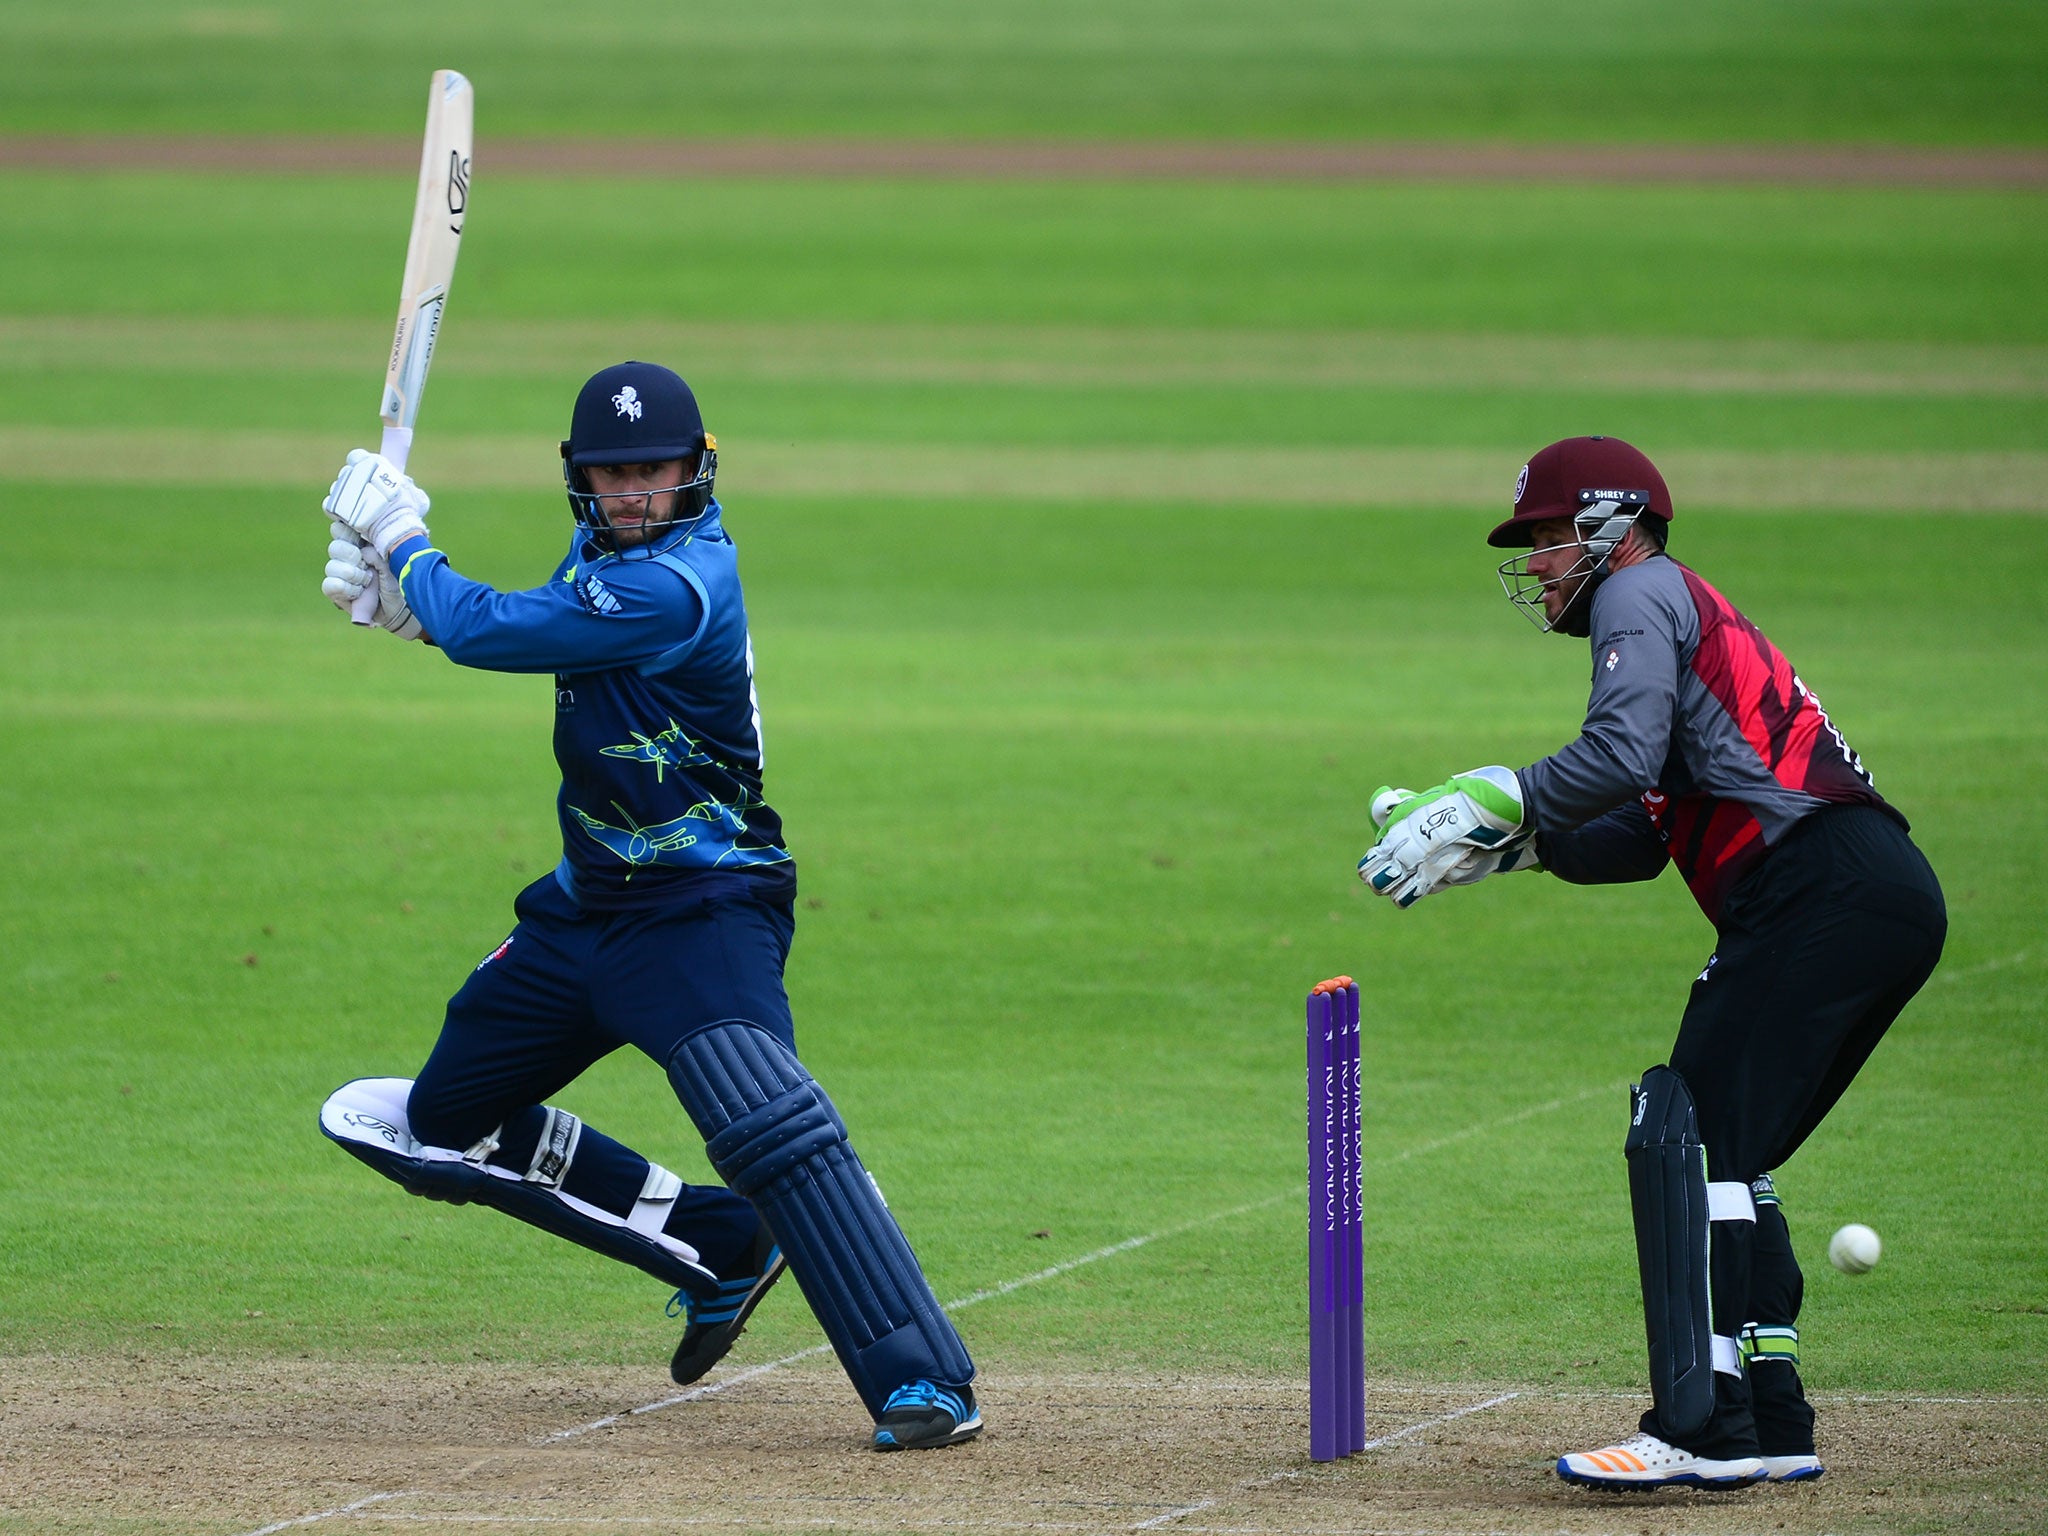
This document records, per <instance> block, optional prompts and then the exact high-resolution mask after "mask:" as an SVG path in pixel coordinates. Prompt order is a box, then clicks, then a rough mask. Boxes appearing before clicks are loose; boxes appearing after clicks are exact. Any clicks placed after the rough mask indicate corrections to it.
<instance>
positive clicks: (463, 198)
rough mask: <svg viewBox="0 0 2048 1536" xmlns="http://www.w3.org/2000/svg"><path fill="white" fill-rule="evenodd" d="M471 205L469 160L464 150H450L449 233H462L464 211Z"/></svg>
mask: <svg viewBox="0 0 2048 1536" xmlns="http://www.w3.org/2000/svg"><path fill="white" fill-rule="evenodd" d="M468 206H469V162H468V161H467V160H465V159H463V158H462V151H461V150H459V149H451V150H449V151H448V233H450V234H451V235H459V234H461V233H462V211H463V209H465V208H467V207H468Z"/></svg>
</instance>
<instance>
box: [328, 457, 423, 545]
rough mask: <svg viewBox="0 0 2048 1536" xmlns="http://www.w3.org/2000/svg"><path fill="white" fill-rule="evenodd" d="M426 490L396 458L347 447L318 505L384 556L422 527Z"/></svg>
mask: <svg viewBox="0 0 2048 1536" xmlns="http://www.w3.org/2000/svg"><path fill="white" fill-rule="evenodd" d="M429 505H430V503H429V502H428V500H427V493H426V492H425V491H423V490H421V489H420V488H419V487H418V486H416V485H414V484H413V483H412V477H411V476H409V475H407V474H406V473H405V472H404V471H403V470H401V469H400V468H399V467H398V466H397V465H396V464H394V463H392V462H391V461H390V460H389V459H387V458H385V457H384V455H383V454H381V453H372V452H370V450H369V449H367V448H357V449H353V450H352V451H351V452H350V453H349V456H348V460H347V462H345V463H344V464H343V465H342V466H341V473H340V474H338V475H336V476H335V477H334V484H333V485H332V486H330V487H329V488H328V491H327V498H326V500H324V501H322V502H321V503H320V509H321V510H322V511H323V512H326V513H327V514H328V515H329V516H331V517H332V518H333V519H334V520H335V521H336V522H337V523H343V524H345V525H347V527H348V528H349V529H351V530H352V531H353V532H354V533H355V535H356V537H357V538H358V539H360V540H361V541H362V542H363V543H365V544H367V545H369V546H370V548H372V549H374V550H376V551H377V553H378V554H380V555H383V556H384V557H385V558H386V559H387V560H388V559H389V558H390V555H391V551H392V550H394V549H396V548H397V547H398V546H399V545H400V544H403V543H404V542H405V541H406V540H407V539H410V538H416V537H419V536H421V535H424V534H425V533H426V531H427V523H426V517H427V509H428V506H429Z"/></svg>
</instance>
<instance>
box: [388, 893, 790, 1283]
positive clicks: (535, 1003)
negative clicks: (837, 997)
mask: <svg viewBox="0 0 2048 1536" xmlns="http://www.w3.org/2000/svg"><path fill="white" fill-rule="evenodd" d="M513 912H514V914H515V915H516V917H517V918H518V926H517V927H515V928H514V929H513V930H512V935H511V937H510V938H508V939H507V940H506V941H505V942H504V943H503V944H502V945H500V946H499V947H498V948H497V949H496V950H495V951H493V952H492V953H491V954H490V955H489V956H487V957H486V958H485V959H484V961H483V962H482V963H481V964H480V965H478V966H477V968H476V970H475V971H474V972H473V973H471V975H470V978H469V980H468V981H467V982H465V983H464V984H463V986H462V989H461V990H460V991H459V992H457V993H456V994H455V996H454V997H452V998H451V999H449V1002H448V1013H447V1017H446V1019H445V1020H444V1022H443V1023H442V1026H441V1036H440V1038H439V1039H438V1040H437V1041H436V1042H435V1044H434V1050H433V1054H432V1055H431V1056H429V1057H428V1058H427V1064H426V1066H424V1067H423V1068H421V1070H420V1074H419V1078H418V1080H417V1081H416V1082H415V1083H414V1085H413V1090H412V1097H411V1101H410V1103H409V1105H408V1108H407V1113H408V1116H409V1118H410V1120H411V1123H412V1133H413V1135H414V1136H416V1137H418V1138H419V1139H420V1140H421V1141H423V1142H426V1143H428V1144H429V1145H432V1146H437V1147H448V1148H453V1149H456V1150H462V1149H464V1148H467V1147H470V1146H473V1145H474V1144H475V1143H476V1142H477V1141H479V1140H480V1139H481V1138H483V1137H485V1136H488V1135H491V1134H492V1133H493V1132H496V1134H497V1136H498V1139H499V1143H500V1147H499V1150H498V1151H497V1152H495V1153H493V1154H492V1161H494V1162H496V1161H500V1160H502V1161H503V1162H504V1163H505V1164H506V1166H516V1167H521V1168H523V1167H525V1166H526V1161H527V1159H528V1158H530V1157H531V1156H532V1153H533V1149H534V1146H535V1143H536V1142H537V1140H538V1138H539V1136H540V1133H541V1126H542V1124H543V1122H544V1120H545V1115H544V1113H543V1110H542V1105H543V1103H544V1102H545V1101H546V1100H547V1099H549V1098H550V1097H552V1096H553V1095H554V1094H556V1093H559V1092H560V1091H561V1090H562V1089H563V1088H564V1087H566V1086H567V1085H568V1084H569V1083H570V1082H572V1081H573V1080H574V1079H575V1078H576V1077H577V1076H579V1075H580V1074H581V1073H582V1072H583V1071H585V1070H586V1069H587V1068H588V1067H590V1066H591V1064H592V1063H594V1062H596V1061H598V1060H599V1059H601V1058H602V1057H605V1056H608V1055H610V1054H611V1053H612V1052H613V1051H616V1050H618V1049H619V1048H620V1047H621V1046H625V1045H631V1046H634V1047H636V1048H638V1049H639V1050H640V1051H641V1052H643V1053H644V1054H646V1055H647V1056H649V1057H650V1058H652V1059H653V1061H654V1062H655V1063H656V1064H657V1065H659V1066H664V1067H665V1065H666V1063H667V1062H668V1060H669V1058H670V1057H671V1056H672V1055H674V1053H675V1049H676V1046H677V1044H678V1043H679V1042H681V1041H682V1040H683V1039H684V1038H685V1037H687V1036H688V1035H690V1034H693V1033H695V1032H696V1031H697V1030H700V1029H703V1028H704V1027H705V1026H707V1025H710V1024H715V1023H718V1022H719V1021H721V1020H725V1019H746V1020H748V1021H750V1022H752V1023H754V1024H757V1025H759V1026H760V1027H761V1028H762V1029H765V1030H767V1031H768V1032H769V1033H771V1034H773V1035H775V1036H776V1037H777V1038H778V1039H780V1040H781V1041H782V1043H783V1044H785V1045H787V1046H788V1047H789V1048H790V1049H791V1050H792V1051H794V1050H795V1049H796V1036H795V1026H794V1024H793V1022H792V1020H791V1018H790V1011H789V996H788V994H787V993H786V992H785V991H784V990H783V985H782V971H783V966H784V964H785V963H786V961H787V960H788V958H789V946H790V941H791V939H792V938H793V937H794V934H795V930H796V920H795V916H794V914H793V913H792V911H791V903H790V900H789V898H788V897H786V896H782V897H776V898H766V899H764V898H762V897H760V896H756V895H753V894H750V886H749V883H748V882H746V881H745V880H744V879H743V878H740V877H735V880H734V881H733V882H732V883H730V884H728V885H723V886H722V887H720V888H718V889H715V890H713V891H711V892H708V893H707V894H705V895H704V896H702V897H701V898H700V899H697V900H693V901H689V902H686V903H683V904H679V905H675V906H668V907H663V908H660V909H656V910H651V911H639V910H635V911H623V912H596V911H587V910H585V909H583V908H580V907H578V906H577V905H576V904H575V902H573V901H572V900H571V899H570V898H569V896H568V894H567V892H565V891H564V890H563V889H562V887H561V886H560V884H558V883H557V881H556V879H555V877H554V875H553V874H552V873H550V874H548V875H545V876H543V877H542V878H541V879H539V880H536V881H535V882H534V883H533V884H532V885H530V886H528V887H527V888H526V889H525V890H523V891H521V892H520V893H519V896H518V899H517V900H516V901H515V903H514V904H513ZM646 1176H647V1160H646V1159H645V1158H643V1157H641V1156H640V1154H639V1153H637V1152H635V1151H633V1150H632V1149H631V1148H630V1147H627V1146H625V1145H623V1144H622V1143H620V1142H617V1141H614V1140H612V1139H611V1138H610V1137H608V1136H605V1135H603V1134H602V1133H601V1132H598V1131H597V1130H595V1129H594V1128H593V1127H591V1126H589V1125H587V1124H586V1125H585V1127H584V1130H583V1139H582V1142H581V1144H580V1146H579V1148H578V1150H577V1154H576V1158H575V1161H574V1162H573V1163H572V1164H571V1166H570V1169H569V1173H568V1177H567V1179H566V1181H565V1183H564V1185H563V1188H564V1190H565V1192H566V1193H568V1194H571V1195H575V1196H576V1197H577V1198H579V1199H584V1200H588V1201H590V1202H592V1203H593V1204H597V1205H601V1206H604V1207H605V1208H607V1209H613V1210H616V1209H631V1206H632V1200H633V1197H634V1196H635V1195H637V1194H638V1193H639V1190H640V1186H641V1183H642V1181H643V1180H644V1179H645V1178H646ZM622 1202H623V1203H622ZM759 1228H760V1218H759V1217H758V1216H757V1215H756V1214H755V1212H754V1209H753V1207H752V1206H751V1205H749V1204H748V1203H747V1202H746V1201H745V1200H743V1199H741V1198H740V1197H739V1196H738V1195H735V1194H734V1193H733V1192H732V1191H731V1190H729V1189H727V1188H725V1187H724V1186H723V1185H709V1186H704V1185H686V1186H685V1188H684V1190H683V1192H682V1194H681V1195H680V1196H679V1197H678V1198H677V1200H676V1204H675V1207H674V1210H673V1211H672V1212H671V1214H670V1216H669V1219H668V1222H667V1224H666V1230H667V1232H668V1233H669V1235H671V1236H673V1237H676V1238H678V1239H680V1240H681V1241H683V1242H685V1243H688V1244H689V1245H690V1246H691V1247H693V1248H695V1249H696V1250H697V1251H698V1253H699V1254H700V1255H701V1257H702V1262H703V1263H704V1265H705V1266H706V1267H707V1268H709V1269H710V1270H712V1271H713V1273H715V1274H718V1275H720V1276H721V1277H724V1276H727V1275H728V1274H731V1273H735V1272H736V1269H735V1266H737V1265H738V1263H739V1261H740V1260H741V1259H742V1258H743V1257H744V1256H745V1254H746V1253H747V1250H748V1248H749V1247H750V1245H751V1244H752V1242H753V1240H754V1236H755V1234H756V1233H757V1232H758V1231H759Z"/></svg>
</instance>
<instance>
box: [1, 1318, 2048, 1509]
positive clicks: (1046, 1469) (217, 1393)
mask: <svg viewBox="0 0 2048 1536" xmlns="http://www.w3.org/2000/svg"><path fill="white" fill-rule="evenodd" d="M735 1378H740V1379H735ZM721 1381H725V1382H729V1383H730V1385H729V1386H725V1387H722V1388H720V1387H719V1383H720V1382H721ZM4 1382H5V1385H4V1387H0V1531H5V1532H24V1533H25V1532H31V1531H32V1532H37V1533H71V1532H94V1533H100V1532H106V1533H121V1536H143V1533H148V1536H156V1533H193V1536H255V1533H256V1532H259V1531H261V1532H264V1533H267V1536H276V1533H281V1532H285V1531H310V1532H316V1533H319V1536H395V1533H400V1532H409V1533H419V1532H423V1531H428V1530H445V1531H450V1532H456V1531H462V1530H472V1531H478V1532H485V1531H490V1532H508V1533H510V1532H520V1531H529V1532H534V1533H542V1532H545V1533H549V1536H600V1533H623V1532H640V1531H687V1532H702V1533H706V1536H718V1533H725V1532H734V1533H737V1532H774V1531H791V1532H811V1531H849V1532H881V1531H913V1532H924V1531H929V1532H976V1531H987V1532H1003V1531H1017V1532H1026V1531H1043V1532H1091V1531H1170V1532H1180V1533H1186V1536H1214V1533H1221V1532H1231V1533H1243V1536H1254V1533H1272V1536H1282V1533H1311V1532H1327V1533H1357V1536H1365V1533H1375V1536H1479V1533H1487V1536H1638V1533H1665V1532H1673V1533H1692V1532H1701V1533H1738V1532H1740V1533H1748V1532H1755V1531H1773V1532H1775V1531H1784V1532H1791V1533H1821V1532H1828V1533H1842V1536H1847V1533H1860V1532H1873V1533H1874V1532H1885V1533H1892V1532H1946V1531H1956V1532H1963V1531H1968V1532H1971V1533H1973V1536H1976V1533H1996V1532H2015V1533H2016V1532H2021V1531H2030V1530H2036V1529H2038V1528H2039V1527H2038V1521H2039V1518H2040V1511H2041V1510H2042V1509H2043V1508H2048V1398H2043V1397H2039V1396H2032V1397H2002V1398H1976V1399H1959V1398H1932V1397H1929V1398H1921V1397H1904V1396H1851V1395H1828V1394H1819V1395H1818V1396H1817V1398H1816V1401H1817V1403H1818V1405H1819V1407H1820V1409H1821V1412H1822V1429H1823V1434H1822V1446H1821V1449H1822V1453H1823V1455H1824V1456H1825V1458H1826V1460H1827V1464H1828V1474H1827V1476H1826V1477H1825V1478H1823V1479H1822V1480H1821V1481H1820V1482H1818V1483H1815V1484H1809V1485H1800V1486H1779V1487H1760V1488H1751V1489H1746V1490H1742V1491H1740V1492H1734V1493H1724V1494H1707V1493H1695V1492H1681V1491H1676V1490H1667V1491H1665V1492H1663V1493H1659V1494H1651V1495H1642V1494H1637V1495H1615V1494H1595V1493H1589V1492H1586V1491H1583V1490H1577V1489H1573V1488H1570V1487H1567V1486H1566V1485H1565V1484H1563V1483H1561V1482H1559V1481H1558V1480H1557V1478H1556V1477H1555V1476H1553V1475H1552V1473H1551V1470H1550V1468H1551V1464H1552V1462H1553V1461H1554V1459H1555V1457H1556V1456H1557V1455H1558V1453H1559V1452H1561V1451H1564V1450H1572V1449H1581V1448H1584V1447H1587V1446H1591V1445H1594V1444H1598V1443H1603V1442H1605V1441H1607V1440H1610V1439H1617V1438H1619V1437H1620V1436H1621V1435H1622V1434H1624V1433H1625V1432H1627V1431H1628V1430H1629V1429H1630V1428H1632V1427H1633V1424H1634V1420H1635V1417H1636V1415H1637V1414H1638V1413H1639V1412H1640V1411H1641V1409H1642V1407H1643V1399H1641V1398H1639V1397H1635V1396H1632V1395H1630V1394H1626V1393H1615V1394H1606V1393H1599V1394H1581V1393H1560V1392H1557V1391H1554V1390H1550V1389H1544V1388H1531V1387H1517V1386H1515V1385H1513V1384H1505V1385H1498V1386H1492V1387H1488V1386H1485V1385H1477V1386H1475V1385H1471V1384H1461V1385H1437V1384H1427V1383H1419V1382H1373V1383H1371V1384H1370V1385H1369V1398H1368V1404H1367V1411H1368V1419H1367V1435H1368V1437H1369V1439H1368V1447H1369V1448H1368V1450H1367V1451H1366V1452H1365V1453H1364V1454H1362V1455H1359V1456H1354V1457H1352V1458H1351V1459H1349V1460H1348V1461H1341V1462H1336V1463H1331V1464H1325V1465H1316V1464H1313V1463H1311V1462H1310V1461H1309V1459H1308V1390H1307V1385H1306V1383H1305V1382H1304V1381H1299V1380H1276V1379H1265V1380H1257V1379H1246V1380H1211V1379H1202V1378H1196V1377H1188V1376H1161V1377H1158V1378H1155V1379H1143V1380H1139V1379H1132V1378H1130V1377H1127V1376H1113V1375H1107V1374H1089V1373H1079V1372H1076V1373H1069V1374H1048V1373H1044V1372H1039V1371H1025V1370H1007V1369H1004V1368H1003V1366H1002V1364H1001V1363H1000V1362H997V1363H995V1365H994V1367H993V1368H992V1369H985V1370H984V1372H983V1376H982V1379H981V1381H980V1382H979V1383H977V1386H978V1387H979V1389H980V1394H981V1398H982V1403H983V1407H984V1412H985V1413H986V1414H987V1417H988V1421H989V1429H988V1431H987V1433H986V1434H984V1435H983V1436H982V1438H981V1439H979V1440H977V1441H974V1442H972V1443H970V1444H967V1445H963V1446H958V1447H954V1448H952V1449H949V1450H944V1451H927V1452H911V1453H902V1454H898V1455H892V1456H880V1455H876V1454H874V1453H873V1452H871V1451H869V1450H868V1449H867V1438H868V1432H869V1426H868V1424H867V1421H866V1419H865V1417H864V1416H863V1415H862V1413H861V1411H860V1407H859V1404H858V1403H857V1402H856V1401H855V1399H854V1397H853V1394H852V1393H851V1392H850V1391H848V1390H847V1388H846V1384H845V1381H844V1380H843V1379H842V1378H841V1377H840V1375H839V1373H838V1371H837V1370H836V1369H835V1368H833V1367H832V1365H831V1363H830V1361H829V1360H828V1359H825V1358H822V1357H812V1358H807V1359H800V1360H798V1361H796V1362H795V1363H793V1364H790V1365H788V1366H786V1367H784V1368H782V1369H776V1370H769V1371H759V1370H754V1371H751V1372H750V1371H749V1369H748V1367H747V1366H746V1365H744V1364H742V1365H740V1366H738V1367H735V1368H732V1369H729V1370H725V1371H721V1372H719V1373H717V1374H716V1375H714V1376H713V1377H712V1378H710V1379H709V1380H708V1381H707V1382H706V1383H704V1384H703V1385H708V1386H711V1387H714V1388H718V1390H714V1391H711V1392H709V1393H707V1394H704V1395H702V1396H698V1397H695V1398H692V1399H691V1400H689V1401H685V1402H680V1403H676V1404H674V1405H673V1406H670V1407H666V1408H662V1409H659V1410H657V1411H653V1412H646V1413H639V1414H635V1413H632V1412H630V1410H632V1409H634V1408H637V1407H641V1406H642V1405H645V1404H648V1403H653V1402H658V1401H660V1400H661V1399H663V1398H665V1397H672V1396H675V1395H676V1394H675V1393H674V1391H673V1389H670V1390H664V1388H665V1387H666V1383H665V1382H664V1381H663V1380H662V1379H661V1377H660V1376H659V1374H658V1373H657V1372H655V1371H652V1370H644V1371H643V1370H625V1369H618V1368H607V1369H576V1370H560V1369H548V1368H537V1367H511V1366H502V1365H474V1366H460V1365H419V1364H408V1365H387V1366H362V1365H350V1364H346V1363H338V1362H333V1361H301V1360H237V1359H227V1358H220V1357H203V1356H201V1357H185V1358H178V1357H138V1356H102V1357H92V1358H77V1357H51V1356H28V1357H14V1358H11V1359H8V1360H6V1361H5V1362H4ZM599 1421H608V1422H605V1423H604V1424H603V1425H602V1427H587V1426H596V1425H598V1424H599ZM565 1431H568V1432H569V1433H565Z"/></svg>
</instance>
